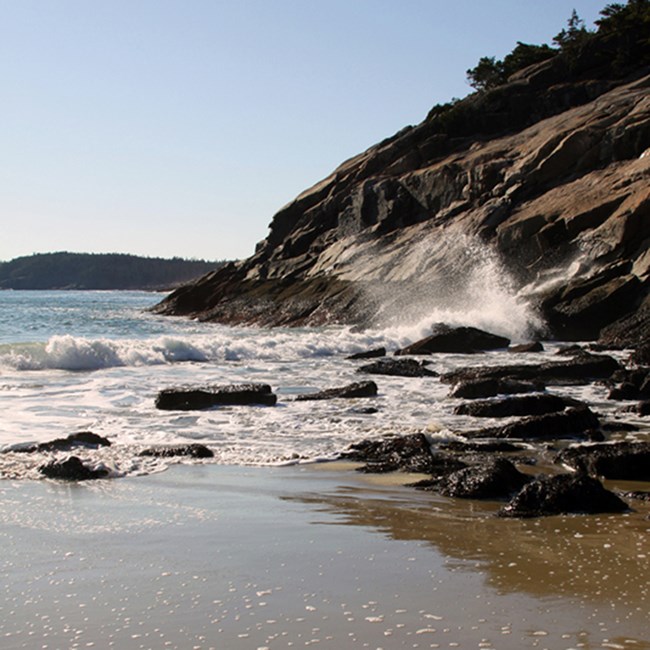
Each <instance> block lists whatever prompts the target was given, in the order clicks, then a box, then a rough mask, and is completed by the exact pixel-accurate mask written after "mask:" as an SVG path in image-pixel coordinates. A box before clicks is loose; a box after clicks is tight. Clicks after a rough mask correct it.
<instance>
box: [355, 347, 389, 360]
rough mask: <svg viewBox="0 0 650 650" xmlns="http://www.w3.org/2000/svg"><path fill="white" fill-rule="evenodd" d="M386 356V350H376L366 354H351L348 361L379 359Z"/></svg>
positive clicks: (368, 351)
mask: <svg viewBox="0 0 650 650" xmlns="http://www.w3.org/2000/svg"><path fill="white" fill-rule="evenodd" d="M385 356H386V348H376V349H375V350H367V351H366V352H357V353H356V354H351V355H350V356H349V357H346V359H352V360H355V359H377V358H379V357H385Z"/></svg>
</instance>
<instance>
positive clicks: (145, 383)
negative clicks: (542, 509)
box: [0, 291, 650, 650]
mask: <svg viewBox="0 0 650 650" xmlns="http://www.w3.org/2000/svg"><path fill="white" fill-rule="evenodd" d="M160 298H161V296H160V295H157V294H150V293H142V292H75V291H70V292H40V291H32V292H19V291H6V292H0V409H1V410H2V420H1V422H2V425H1V426H0V449H2V450H3V451H5V452H7V450H11V449H12V448H13V447H14V446H16V445H21V444H24V443H30V442H42V441H47V440H51V439H54V438H61V437H64V436H66V435H68V434H70V433H75V432H79V431H87V430H90V431H93V432H95V433H97V434H100V435H103V436H106V437H108V438H109V439H110V441H111V443H112V445H111V447H108V448H102V449H100V450H96V451H88V452H84V451H83V450H79V451H76V452H75V453H76V454H77V455H79V456H80V457H82V459H83V461H84V462H85V463H86V464H88V465H95V466H98V465H101V466H103V467H105V468H108V469H109V470H110V476H111V477H112V480H100V481H84V482H79V483H74V482H65V481H50V480H45V479H43V477H42V476H41V474H40V473H39V471H38V466H39V465H41V464H42V463H43V462H45V461H47V460H48V459H49V455H48V454H47V453H30V454H25V453H12V452H11V451H9V452H8V453H0V477H2V478H3V479H4V480H1V481H0V537H1V538H2V541H3V560H2V563H1V565H2V571H3V576H4V577H3V582H4V585H3V593H2V596H1V597H0V610H2V612H3V615H2V617H0V638H2V644H3V645H2V647H3V648H6V649H7V650H14V649H15V650H19V649H20V650H24V649H28V650H30V649H31V648H36V647H39V648H76V647H116V648H125V649H127V650H142V649H146V648H151V649H154V648H162V647H165V648H177V649H179V650H185V649H186V648H195V649H197V650H202V649H205V650H208V649H211V648H214V649H215V650H216V649H221V648H227V649H228V650H249V649H250V648H253V649H255V648H257V649H258V650H262V649H268V650H273V649H277V650H280V649H282V648H295V647H306V646H315V647H318V648H328V649H331V650H335V649H339V648H352V647H354V648H356V647H359V648H373V649H375V650H379V649H382V648H383V649H384V650H387V649H388V648H443V647H459V648H487V649H489V648H492V649H494V650H497V649H498V650H519V648H539V649H540V650H541V649H543V648H546V649H547V650H573V649H574V648H593V649H596V648H598V649H603V650H604V649H605V648H608V649H610V648H628V647H629V648H639V649H645V650H648V649H650V640H649V637H648V635H647V630H648V608H647V603H648V579H647V578H648V575H649V571H650V569H649V566H648V557H649V554H648V542H647V540H648V536H647V535H648V525H649V521H648V516H649V515H648V504H646V503H645V502H642V501H639V503H638V504H635V505H634V509H633V510H631V511H630V512H629V513H624V514H615V515H592V516H566V517H542V518H539V519H522V520H519V519H501V518H498V517H495V516H494V515H495V513H496V510H497V509H498V507H499V504H498V503H495V502H482V501H473V500H466V499H448V498H445V497H443V496H441V495H438V494H435V493H431V492H422V491H418V490H415V489H413V488H412V487H408V486H405V485H404V483H405V482H407V481H409V480H415V479H414V478H413V477H414V476H415V475H408V474H396V475H374V474H370V475H368V474H362V473H358V472H354V471H352V469H351V467H350V465H349V464H347V463H319V462H316V461H319V460H325V459H335V458H336V457H337V456H338V454H339V453H340V452H341V451H342V450H345V449H346V448H347V447H348V446H349V445H350V444H351V443H353V442H356V441H358V440H361V439H364V438H378V437H380V436H382V435H384V434H396V433H397V434H399V433H414V432H423V433H425V434H426V435H427V436H429V438H430V440H431V442H432V443H433V444H434V445H435V443H436V441H437V440H447V439H453V438H454V437H456V436H457V434H458V432H462V431H463V430H465V429H467V428H476V427H477V425H478V426H488V425H489V424H491V421H490V420H489V419H487V420H486V419H484V418H482V419H481V421H480V423H479V422H477V419H475V418H471V417H469V416H458V415H454V413H453V411H454V407H455V406H456V405H457V404H458V402H459V400H456V399H451V398H449V397H448V390H449V387H448V386H447V385H445V384H442V383H441V382H439V381H438V380H437V379H436V378H435V377H424V378H400V377H386V376H373V379H375V381H376V383H377V384H378V388H379V392H378V395H377V397H376V398H367V399H356V400H338V399H337V400H332V401H317V402H296V401H294V399H293V398H294V397H295V396H296V395H298V394H301V393H305V392H309V391H315V390H320V389H324V388H330V387H336V386H342V385H345V384H348V383H351V382H353V381H358V380H359V379H361V378H369V376H367V375H360V374H358V373H357V368H358V367H359V366H360V365H362V364H363V363H364V362H363V361H352V360H348V359H346V357H347V356H348V355H350V354H352V353H355V352H360V351H364V350H368V349H372V348H376V347H379V346H385V347H387V348H388V350H389V353H390V351H392V350H395V349H396V348H397V347H401V346H403V345H405V344H407V343H410V342H412V341H414V340H417V339H418V338H420V337H421V336H424V335H425V334H426V333H427V332H428V330H429V329H430V327H431V325H432V324H433V323H435V322H437V321H438V320H442V319H444V320H446V321H447V322H452V323H453V322H455V321H456V322H458V323H460V322H462V319H464V318H468V313H467V312H464V313H458V314H450V313H449V312H447V313H445V314H441V313H439V312H436V311H435V310H433V311H432V312H431V314H430V316H429V317H428V318H426V319H423V320H422V321H421V322H419V323H416V324H408V323H407V324H405V325H404V326H402V327H398V326H395V325H394V324H393V325H391V326H390V327H386V328H383V329H377V330H372V331H364V332H358V331H353V330H351V329H350V328H345V327H324V328H315V329H283V328H277V329H258V328H243V327H236V328H235V327H225V326H221V325H215V324H208V323H198V322H194V321H191V320H188V319H180V318H169V317H161V316H157V315H155V314H153V313H151V311H148V309H149V308H150V307H151V306H152V305H154V304H155V303H156V302H158V300H159V299H160ZM512 304H513V303H509V308H508V309H501V310H500V305H499V304H498V303H495V304H493V305H492V307H491V308H490V309H489V310H488V311H487V312H485V311H481V310H477V311H476V312H475V314H474V315H471V316H469V318H470V322H467V321H466V322H465V323H464V324H471V325H475V326H479V327H480V326H483V327H485V328H488V329H491V330H492V331H495V332H496V333H499V334H507V335H510V336H512V337H513V339H514V340H515V341H518V340H522V339H523V338H525V336H526V332H525V331H522V330H521V323H522V322H523V321H524V320H525V319H526V318H527V315H526V312H522V313H520V314H513V313H512V312H511V308H512ZM501 307H502V305H501ZM500 311H501V313H502V315H501V316H499V313H500ZM557 347H558V344H554V343H545V348H546V350H545V351H544V352H543V353H533V354H526V355H524V356H522V355H516V354H512V353H508V352H504V351H498V352H490V353H486V354H477V355H435V357H433V358H432V359H431V361H432V368H433V369H435V370H437V371H438V372H444V371H446V370H451V369H453V368H457V367H459V366H465V365H476V364H486V363H490V364H491V363H500V364H501V363H522V362H530V363H534V362H538V361H540V360H549V359H552V358H553V356H554V354H555V352H556V351H557ZM618 354H619V356H620V357H621V358H624V357H625V355H626V353H625V352H624V351H623V352H620V353H618ZM241 382H264V383H268V384H270V385H271V387H272V389H273V391H274V392H275V393H276V394H277V396H278V402H277V405H276V406H272V407H264V406H239V407H222V408H214V409H210V410H205V411H194V412H171V411H160V410H157V409H156V408H155V405H154V400H155V397H156V395H157V393H158V391H160V390H161V389H164V388H169V387H173V386H179V385H189V386H203V385H205V384H230V383H241ZM552 390H553V392H556V393H561V394H565V395H570V396H573V397H577V398H581V399H586V400H587V401H589V403H590V404H591V405H592V408H594V409H596V410H597V411H598V413H599V414H601V415H604V416H605V417H609V418H614V419H615V418H617V417H619V416H620V413H619V412H618V411H617V409H619V408H620V405H619V406H617V405H616V403H612V402H610V401H608V400H607V399H606V397H607V388H606V387H605V386H603V385H599V384H594V385H591V386H582V387H557V386H553V387H552ZM369 406H370V407H372V408H370V409H369V408H368V407H369ZM623 417H624V419H625V420H626V421H629V420H630V418H631V417H632V416H631V414H629V413H626V414H624V416H623ZM639 424H642V422H641V420H640V419H639ZM629 435H637V434H629ZM638 435H640V436H647V426H646V432H644V431H640V432H638ZM180 442H200V443H203V444H205V445H207V446H208V447H210V448H211V449H212V450H213V452H214V454H215V456H214V458H211V459H206V460H193V459H159V458H151V457H141V456H139V455H138V452H139V451H140V450H141V449H143V448H144V447H148V446H151V445H164V444H173V443H180ZM172 463H173V464H175V466H174V467H171V466H170V465H171V464H172ZM531 471H533V472H536V471H539V468H531ZM31 479H34V480H31ZM617 487H619V488H620V487H623V488H626V489H642V488H643V484H641V485H639V484H636V485H635V484H632V483H629V482H621V484H620V485H618V486H617Z"/></svg>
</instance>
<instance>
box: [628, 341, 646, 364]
mask: <svg viewBox="0 0 650 650" xmlns="http://www.w3.org/2000/svg"><path fill="white" fill-rule="evenodd" d="M630 361H632V363H636V364H637V365H639V366H650V343H648V342H646V343H644V344H642V345H639V346H638V347H637V348H636V349H635V350H634V352H632V354H631V355H630Z"/></svg>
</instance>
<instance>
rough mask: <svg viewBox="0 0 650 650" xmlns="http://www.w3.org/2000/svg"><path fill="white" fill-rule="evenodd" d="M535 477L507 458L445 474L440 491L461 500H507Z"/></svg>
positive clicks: (440, 484) (444, 494)
mask: <svg viewBox="0 0 650 650" xmlns="http://www.w3.org/2000/svg"><path fill="white" fill-rule="evenodd" d="M530 480H531V477H530V476H527V475H526V474H522V473H521V472H520V471H519V470H518V469H517V468H516V467H515V466H514V465H513V464H512V463H511V462H510V461H509V460H507V459H505V458H495V459H491V460H489V461H488V462H486V463H482V464H480V465H471V466H470V467H465V468H463V469H459V470H458V471H456V472H452V473H451V474H448V475H447V476H445V477H443V478H442V479H441V481H440V483H439V486H438V490H439V492H440V494H442V495H443V496H448V497H457V498H461V499H506V498H508V497H510V496H511V495H512V494H513V493H515V492H518V491H519V490H521V488H522V487H523V486H524V485H525V484H526V483H528V482H529V481H530Z"/></svg>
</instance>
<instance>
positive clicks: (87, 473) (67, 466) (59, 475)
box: [38, 456, 109, 481]
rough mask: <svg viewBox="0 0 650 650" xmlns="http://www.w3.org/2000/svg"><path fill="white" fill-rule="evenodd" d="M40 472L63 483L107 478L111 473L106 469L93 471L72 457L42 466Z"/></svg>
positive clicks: (75, 457)
mask: <svg viewBox="0 0 650 650" xmlns="http://www.w3.org/2000/svg"><path fill="white" fill-rule="evenodd" d="M38 471H39V472H40V473H41V474H43V476H46V477H47V478H55V479H60V480H63V481H88V480H91V479H98V478H106V477H107V476H108V474H109V471H108V470H107V469H105V468H100V469H92V468H90V467H87V466H86V465H84V464H83V463H82V462H81V460H80V459H79V458H77V456H70V458H67V459H66V460H53V461H52V462H50V463H47V464H45V465H41V466H40V467H39V468H38Z"/></svg>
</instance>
